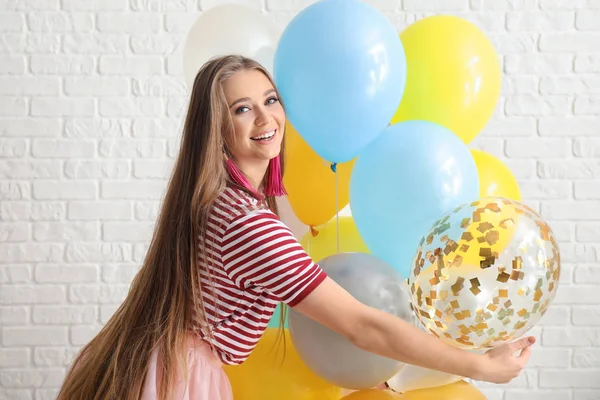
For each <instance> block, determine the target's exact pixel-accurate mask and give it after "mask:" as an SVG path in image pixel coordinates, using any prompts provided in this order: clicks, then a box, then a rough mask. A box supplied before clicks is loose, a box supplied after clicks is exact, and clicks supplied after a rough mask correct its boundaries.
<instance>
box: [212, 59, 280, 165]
mask: <svg viewBox="0 0 600 400" xmlns="http://www.w3.org/2000/svg"><path fill="white" fill-rule="evenodd" d="M223 90H224V92H225V98H226V100H227V105H228V106H229V112H230V114H231V118H232V120H233V127H234V131H235V143H233V144H231V146H230V149H229V150H230V152H231V153H232V156H233V158H234V160H235V161H236V162H237V163H238V164H241V165H249V164H252V163H260V162H264V163H265V165H267V164H268V161H269V160H270V159H272V158H274V157H276V156H277V155H279V152H280V151H281V141H282V139H283V131H284V127H285V113H284V111H283V107H282V106H281V103H280V102H279V98H278V97H277V92H276V91H275V88H274V87H273V85H272V84H271V81H269V79H268V78H267V77H266V76H265V75H264V74H263V73H262V72H261V71H259V70H254V69H251V70H242V71H238V72H236V73H235V74H233V75H232V76H231V77H230V78H229V79H227V81H225V82H224V84H223Z"/></svg>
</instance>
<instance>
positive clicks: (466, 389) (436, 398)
mask: <svg viewBox="0 0 600 400" xmlns="http://www.w3.org/2000/svg"><path fill="white" fill-rule="evenodd" d="M403 395H404V400H441V399H443V400H486V399H487V397H485V395H484V394H483V393H481V391H480V390H479V389H477V388H476V387H475V386H473V385H471V384H469V383H467V382H465V381H458V382H456V383H451V384H450V385H444V386H437V387H434V388H427V389H417V390H411V391H408V392H405V393H403Z"/></svg>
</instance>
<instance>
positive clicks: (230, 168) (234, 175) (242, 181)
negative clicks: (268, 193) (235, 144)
mask: <svg viewBox="0 0 600 400" xmlns="http://www.w3.org/2000/svg"><path fill="white" fill-rule="evenodd" d="M225 166H226V167H227V172H228V173H229V176H230V177H231V179H232V180H233V181H234V182H235V183H237V184H238V185H240V186H243V187H244V188H246V189H248V190H249V191H251V192H252V193H255V194H258V193H256V190H255V189H254V188H253V187H252V185H251V184H250V182H249V181H248V179H246V177H245V176H244V174H242V171H240V169H239V168H238V167H237V165H235V163H234V162H233V160H232V159H231V158H229V157H227V160H226V161H225ZM261 197H262V196H261Z"/></svg>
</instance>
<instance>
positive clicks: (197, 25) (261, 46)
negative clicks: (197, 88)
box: [183, 4, 280, 88]
mask: <svg viewBox="0 0 600 400" xmlns="http://www.w3.org/2000/svg"><path fill="white" fill-rule="evenodd" d="M279 34H280V32H278V30H277V28H276V27H275V25H274V24H273V23H271V22H270V21H269V20H268V19H267V18H266V17H265V16H264V15H263V14H261V13H260V12H259V11H257V10H254V9H251V8H248V7H244V6H239V5H232V4H229V5H223V6H217V7H213V8H211V9H209V10H208V11H205V12H203V13H202V14H200V16H199V17H198V19H197V20H196V22H194V24H193V25H192V27H191V29H190V31H189V32H188V35H187V38H186V41H185V45H184V48H183V74H184V76H185V81H186V83H187V85H188V87H190V88H191V87H192V85H193V83H194V79H195V78H196V74H197V73H198V70H200V67H202V65H203V64H204V63H205V62H207V61H208V60H210V59H211V58H213V57H216V56H221V55H227V54H240V55H243V56H246V57H249V58H252V59H254V60H255V61H258V62H259V63H260V64H262V65H263V66H264V67H265V68H266V69H267V70H268V71H269V72H270V73H271V74H272V73H273V58H274V55H275V48H276V46H277V42H278V40H279Z"/></svg>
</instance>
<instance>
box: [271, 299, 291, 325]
mask: <svg viewBox="0 0 600 400" xmlns="http://www.w3.org/2000/svg"><path fill="white" fill-rule="evenodd" d="M281 307H282V305H281V303H279V304H278V305H277V307H276V308H275V312H274V313H273V316H272V317H271V319H270V320H269V325H267V327H268V328H279V327H280V324H281ZM288 311H289V310H288ZM288 323H289V317H288V314H286V316H285V321H283V327H284V328H285V329H287V328H288Z"/></svg>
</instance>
